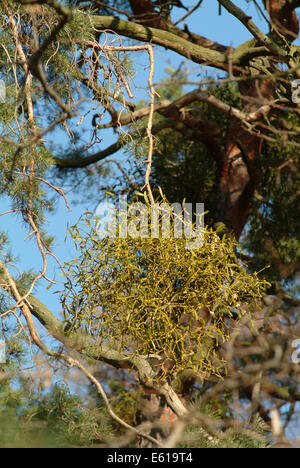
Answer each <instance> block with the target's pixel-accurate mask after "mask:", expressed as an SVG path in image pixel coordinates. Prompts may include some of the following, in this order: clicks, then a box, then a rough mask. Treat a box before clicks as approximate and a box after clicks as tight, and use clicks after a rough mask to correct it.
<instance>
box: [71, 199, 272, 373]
mask: <svg viewBox="0 0 300 468" xmlns="http://www.w3.org/2000/svg"><path fill="white" fill-rule="evenodd" d="M148 208H149V210H148V214H149V216H150V213H151V207H150V205H149V206H148ZM131 221H132V220H131ZM171 224H172V225H173V224H174V216H173V217H172V219H171ZM117 227H118V226H117ZM203 230H204V232H203V234H204V241H203V245H202V247H201V248H199V249H188V248H186V240H187V239H186V238H185V237H184V236H183V237H182V238H174V236H170V238H163V237H162V236H161V237H159V238H151V236H150V232H149V236H148V237H146V236H144V237H139V238H131V237H127V238H121V237H119V236H116V237H109V236H106V237H104V238H103V237H102V238H101V237H99V232H98V229H97V218H96V217H94V216H93V215H92V214H91V213H87V214H86V217H85V219H84V220H83V222H82V224H81V225H79V224H77V225H75V226H73V227H72V228H71V230H70V233H71V236H72V238H73V240H74V242H75V244H76V247H77V248H78V250H79V252H80V255H79V257H78V258H75V259H74V260H72V261H71V262H70V263H69V264H68V265H67V266H68V273H67V274H68V277H69V279H71V280H72V281H71V282H72V286H70V283H69V282H68V283H66V288H65V291H64V293H63V304H64V309H65V314H66V326H65V329H66V333H68V334H70V333H72V332H74V331H75V330H78V329H79V328H81V329H85V331H86V332H88V333H89V334H90V335H91V336H92V337H93V338H94V339H95V340H96V341H97V342H99V341H100V342H107V341H110V343H114V346H116V347H117V349H118V350H119V351H122V352H124V353H129V354H131V353H132V354H137V355H143V356H145V355H146V356H149V357H153V362H156V361H157V362H158V367H159V372H158V376H164V377H165V376H166V375H171V374H172V376H173V378H176V376H178V375H179V373H181V374H182V373H183V372H186V373H188V374H192V375H194V376H197V377H198V378H200V379H205V378H207V377H208V376H209V375H211V374H214V375H221V374H222V373H223V372H224V369H225V367H226V366H225V362H224V361H223V360H222V359H218V356H217V348H218V345H220V344H221V343H224V342H225V341H226V340H228V339H229V336H230V330H231V329H232V326H233V324H236V323H238V322H239V320H240V319H241V318H242V317H243V316H244V315H245V313H246V312H247V313H248V312H249V311H250V310H251V305H252V306H254V305H256V306H257V302H258V301H259V299H260V298H261V296H262V293H263V291H264V288H265V282H264V281H262V280H260V279H259V278H258V276H257V275H256V274H253V273H252V274H250V273H249V272H248V271H247V269H246V268H245V266H244V264H243V263H242V262H241V260H240V259H239V258H238V245H237V243H236V241H234V240H233V239H232V237H231V236H226V235H223V236H222V237H220V236H219V235H218V234H217V233H216V232H215V231H213V230H212V229H209V228H204V229H203ZM171 231H172V230H171ZM117 232H118V230H117Z"/></svg>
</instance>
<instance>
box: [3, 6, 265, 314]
mask: <svg viewBox="0 0 300 468" xmlns="http://www.w3.org/2000/svg"><path fill="white" fill-rule="evenodd" d="M190 3H191V4H192V2H190ZM235 3H236V4H237V5H238V6H240V7H241V8H245V9H246V11H247V13H248V14H249V15H251V16H252V17H253V20H254V21H255V22H256V24H257V25H258V26H259V27H260V28H261V29H263V30H264V31H265V32H266V31H267V27H266V25H265V22H264V21H263V20H262V19H261V18H260V17H259V16H258V14H257V11H256V9H255V7H254V6H253V4H250V5H249V4H248V3H247V2H246V1H245V0H240V1H236V2H235ZM178 13H179V14H178V17H180V16H182V15H183V14H184V10H179V12H178ZM187 22H188V24H189V29H190V31H192V32H193V31H194V32H195V33H199V34H201V35H203V36H206V37H207V38H210V39H212V40H215V41H218V42H221V43H223V44H226V45H232V46H234V47H235V46H237V45H239V44H240V43H242V42H244V41H246V40H248V39H250V38H251V35H250V33H249V32H248V31H247V29H246V28H245V27H244V26H243V25H242V24H241V23H240V22H239V21H238V20H236V19H235V18H234V17H233V16H231V15H230V14H229V13H227V11H226V10H225V9H224V8H223V9H222V15H221V16H219V15H218V2H217V0H204V2H203V5H202V7H201V8H200V9H199V11H198V12H197V13H195V14H194V15H192V16H191V17H190V18H189V19H188V20H187ZM182 60H183V58H182V57H181V56H178V55H177V54H175V53H173V52H167V51H165V50H164V49H161V48H159V47H155V77H154V81H155V82H157V81H159V79H160V78H161V77H162V76H164V69H165V67H166V65H170V64H172V66H173V67H174V68H176V67H177V66H178V65H179V64H180V63H181V62H182ZM194 65H195V64H194ZM194 70H195V72H197V69H196V67H194ZM137 80H138V82H140V83H141V84H142V85H143V84H144V85H145V83H146V80H147V72H145V73H143V74H141V75H140V76H138V77H137ZM101 136H102V135H101ZM51 138H53V139H55V140H56V142H57V140H59V139H61V141H59V142H60V143H61V144H62V145H65V144H66V141H65V140H64V137H63V136H62V133H61V132H57V133H53V134H52V135H51ZM113 141H114V140H113V139H112V133H111V132H110V133H109V134H108V137H107V138H106V139H104V140H103V142H102V147H103V148H105V147H106V146H108V145H110V144H111V143H113ZM50 143H51V142H50ZM118 157H120V158H122V152H121V151H120V152H119V153H118ZM200 201H201V200H199V202H200ZM69 203H70V206H71V209H72V211H71V212H69V211H68V210H67V208H66V206H65V203H64V200H63V199H62V198H59V197H58V201H57V207H56V210H55V213H54V214H50V215H49V217H48V232H49V234H51V235H54V236H55V239H56V241H55V244H54V249H53V250H54V253H55V254H56V256H57V257H58V258H59V259H60V261H61V262H62V263H63V262H64V261H68V260H70V259H72V258H73V257H74V255H75V249H74V246H73V244H72V242H71V241H70V240H69V239H68V238H67V240H66V231H67V227H68V225H69V226H70V225H73V224H75V223H76V222H77V220H78V219H79V218H80V216H81V215H82V214H83V213H84V212H85V211H86V209H88V210H91V211H95V203H94V202H86V203H84V202H83V203H81V204H79V205H75V204H74V203H72V196H70V197H69ZM8 209H10V205H9V201H8V200H7V198H5V197H4V198H2V199H1V200H0V213H2V212H4V211H6V210H8ZM0 230H1V231H7V232H8V233H9V237H10V240H11V243H12V251H13V254H14V255H16V256H17V257H18V259H19V261H18V264H17V266H18V268H20V269H21V270H23V271H24V270H26V269H28V268H34V269H37V270H39V269H40V268H41V257H40V254H39V252H38V250H37V249H36V247H35V245H34V242H33V240H32V238H30V239H27V240H25V238H26V237H27V235H28V232H25V231H24V230H23V226H22V221H21V220H20V219H19V218H18V217H16V216H14V215H5V216H1V217H0ZM47 276H48V277H50V278H55V279H56V280H59V279H60V277H59V271H58V269H57V266H56V264H55V262H54V261H53V260H52V259H51V258H49V267H48V272H47ZM47 285H48V283H47V282H46V281H41V282H40V285H39V287H38V288H37V289H36V291H35V293H36V295H37V296H38V297H39V299H40V300H41V301H43V302H44V303H45V304H47V306H48V307H49V308H50V309H51V310H52V311H53V312H54V313H56V314H57V313H58V311H59V309H60V304H59V301H58V298H57V296H55V295H54V294H53V292H52V291H55V290H56V289H61V287H60V285H58V286H57V287H56V286H55V285H54V286H53V287H52V288H51V289H50V291H46V289H45V288H46V286H47Z"/></svg>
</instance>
